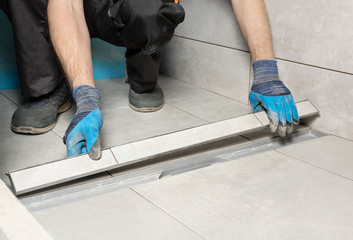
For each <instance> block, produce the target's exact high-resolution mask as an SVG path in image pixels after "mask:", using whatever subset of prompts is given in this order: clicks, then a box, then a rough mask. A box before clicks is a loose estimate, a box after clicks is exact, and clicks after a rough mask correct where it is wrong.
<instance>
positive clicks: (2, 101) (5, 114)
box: [0, 94, 17, 127]
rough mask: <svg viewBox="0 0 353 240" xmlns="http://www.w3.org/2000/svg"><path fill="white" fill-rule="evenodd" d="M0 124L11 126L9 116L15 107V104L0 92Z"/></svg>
mask: <svg viewBox="0 0 353 240" xmlns="http://www.w3.org/2000/svg"><path fill="white" fill-rule="evenodd" d="M0 109H1V115H0V126H1V127H2V126H7V127H9V126H11V116H12V114H13V112H14V111H15V110H16V109H17V106H16V104H14V103H13V102H11V101H10V100H9V99H8V98H7V97H5V96H3V95H1V94H0Z"/></svg>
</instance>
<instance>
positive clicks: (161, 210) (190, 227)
mask: <svg viewBox="0 0 353 240" xmlns="http://www.w3.org/2000/svg"><path fill="white" fill-rule="evenodd" d="M129 189H130V190H131V191H132V192H134V193H136V194H137V195H138V196H140V197H141V198H143V199H144V200H146V201H147V202H149V203H151V204H152V205H153V206H155V207H157V208H158V209H159V210H161V211H162V212H164V213H165V214H167V215H168V216H170V217H171V218H173V219H174V220H176V221H177V222H179V223H180V224H182V225H183V226H184V227H186V228H187V229H189V230H190V231H192V232H193V233H195V234H196V235H198V236H199V237H201V238H202V239H204V240H207V239H206V238H205V237H203V236H202V235H201V234H199V233H198V232H196V231H195V230H193V229H192V228H191V227H189V226H187V225H186V224H185V223H183V222H182V221H180V220H179V219H177V218H176V217H174V216H173V215H171V214H169V213H168V212H167V211H165V210H164V209H162V208H161V207H160V206H158V205H157V204H155V203H154V202H152V201H151V200H149V199H147V198H146V197H144V196H143V195H142V194H140V193H138V192H137V191H135V190H134V189H132V188H131V187H129Z"/></svg>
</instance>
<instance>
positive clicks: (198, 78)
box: [161, 37, 250, 104]
mask: <svg viewBox="0 0 353 240" xmlns="http://www.w3.org/2000/svg"><path fill="white" fill-rule="evenodd" d="M249 70H250V54H249V53H247V52H243V51H237V50H233V49H229V48H224V47H220V46H215V45H211V44H207V43H202V42H197V41H193V40H189V39H184V38H180V37H174V38H173V39H172V40H171V42H170V44H168V45H167V47H166V49H165V50H164V51H163V52H162V65H161V72H162V73H163V74H165V75H167V76H171V77H174V78H176V79H181V80H183V81H186V82H188V83H191V84H193V85H196V86H199V87H201V88H204V89H207V90H210V91H212V92H215V93H218V94H220V95H223V96H226V97H229V98H231V99H234V100H237V101H240V102H242V103H245V104H247V103H248V88H249Z"/></svg>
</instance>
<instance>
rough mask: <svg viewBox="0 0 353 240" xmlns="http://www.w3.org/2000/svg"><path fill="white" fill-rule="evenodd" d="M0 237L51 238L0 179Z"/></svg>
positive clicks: (32, 239)
mask: <svg viewBox="0 0 353 240" xmlns="http://www.w3.org/2000/svg"><path fill="white" fill-rule="evenodd" d="M0 196H1V197H0V206H1V211H0V239H1V240H16V239H26V240H38V239H40V240H51V239H52V238H51V237H50V236H49V235H48V234H47V232H46V231H45V230H44V229H43V227H42V226H41V225H40V224H39V223H38V222H37V220H36V219H35V218H34V217H33V216H32V215H31V214H30V213H29V212H28V211H27V209H26V208H25V207H24V206H23V205H22V204H21V203H20V202H19V201H18V200H17V199H16V197H15V196H14V195H13V194H12V193H11V192H10V190H9V189H8V188H7V186H6V185H5V184H4V183H3V182H2V181H1V179H0Z"/></svg>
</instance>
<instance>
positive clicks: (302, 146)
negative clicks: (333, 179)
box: [277, 136, 353, 180]
mask: <svg viewBox="0 0 353 240" xmlns="http://www.w3.org/2000/svg"><path fill="white" fill-rule="evenodd" d="M277 151H278V152H281V153H285V154H287V155H289V156H293V157H295V158H298V159H300V160H302V161H305V162H308V163H311V164H313V165H315V166H318V167H321V168H324V169H327V170H328V171H331V172H334V173H336V174H339V175H342V176H345V177H347V178H350V179H352V180H353V157H352V156H353V142H352V141H349V140H345V139H342V138H339V137H335V136H327V137H322V138H318V139H315V140H311V141H308V142H303V143H298V144H294V145H290V146H286V147H283V148H280V149H278V150H277Z"/></svg>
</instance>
